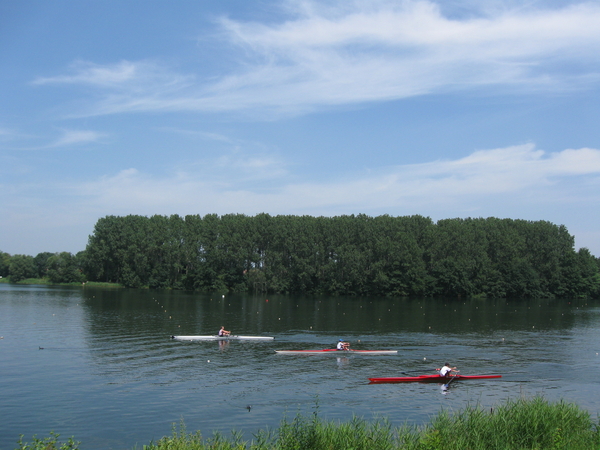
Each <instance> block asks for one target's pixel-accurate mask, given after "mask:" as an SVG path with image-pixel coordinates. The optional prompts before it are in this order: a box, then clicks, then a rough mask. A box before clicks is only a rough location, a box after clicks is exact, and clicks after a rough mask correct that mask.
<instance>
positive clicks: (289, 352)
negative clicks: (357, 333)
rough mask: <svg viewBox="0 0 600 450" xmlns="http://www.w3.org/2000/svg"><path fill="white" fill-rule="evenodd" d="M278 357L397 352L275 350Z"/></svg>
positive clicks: (333, 349) (388, 353)
mask: <svg viewBox="0 0 600 450" xmlns="http://www.w3.org/2000/svg"><path fill="white" fill-rule="evenodd" d="M275 353H277V354H280V355H337V356H348V355H395V354H397V353H398V350H338V349H335V348H325V349H322V350H275Z"/></svg>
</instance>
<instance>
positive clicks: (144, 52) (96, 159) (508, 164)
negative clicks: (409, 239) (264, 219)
mask: <svg viewBox="0 0 600 450" xmlns="http://www.w3.org/2000/svg"><path fill="white" fill-rule="evenodd" d="M0 82H1V83H2V89H1V90H0V189H1V193H2V194H1V196H0V250H1V251H4V252H8V253H10V254H28V255H36V254H37V253H40V252H44V251H49V252H59V251H68V252H72V253H76V252H78V251H80V250H84V249H85V246H86V243H87V239H88V236H89V235H90V234H92V232H93V227H94V225H95V223H96V221H97V220H98V219H99V218H101V217H105V216H107V215H128V214H141V215H147V216H151V215H154V214H160V215H171V214H179V215H182V216H184V215H187V214H200V215H205V214H212V213H216V214H229V213H243V214H247V215H255V214H258V213H262V212H266V213H269V214H272V215H277V214H297V215H304V214H307V215H314V216H321V215H323V216H336V215H341V214H361V213H363V214H368V215H371V216H377V215H381V214H389V215H392V216H404V215H413V214H420V215H423V216H428V217H431V218H432V219H433V220H440V219H446V218H454V217H490V216H494V217H501V218H512V219H525V220H547V221H550V222H553V223H555V224H559V225H565V226H566V227H567V228H568V230H569V232H570V233H571V234H572V235H574V236H575V247H576V248H577V249H578V248H580V247H587V248H589V249H590V251H591V252H592V253H593V254H594V255H596V256H600V120H599V119H600V1H589V2H577V1H559V0H554V1H543V2H542V1H539V2H538V1H528V2H525V1H510V0H505V1H503V0H477V1H476V0H465V1H462V0H447V1H440V2H436V1H416V0H399V1H392V0H369V1H353V0H342V1H333V0H331V1H318V2H317V1H314V2H313V1H305V0H298V1H269V0H265V1H254V2H252V1H247V0H220V1H214V2H209V1H189V0H178V1H177V2H168V1H152V0H144V1H113V0H81V1H76V0H72V1H61V0H53V1H51V2H49V1H45V0H39V1H31V0H23V1H18V2H6V1H5V2H0Z"/></svg>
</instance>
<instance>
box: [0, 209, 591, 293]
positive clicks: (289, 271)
mask: <svg viewBox="0 0 600 450" xmlns="http://www.w3.org/2000/svg"><path fill="white" fill-rule="evenodd" d="M7 275H10V277H11V280H12V281H13V282H17V281H20V280H22V279H25V278H28V277H36V276H37V277H43V278H45V279H48V280H49V281H50V282H52V283H82V282H84V281H97V282H112V283H119V284H121V285H123V286H126V287H134V288H139V287H148V288H160V289H185V290H201V291H207V292H208V291H210V292H215V291H217V292H219V291H220V292H227V291H234V292H245V291H252V290H255V291H256V290H260V291H265V292H275V293H303V294H333V295H369V296H420V297H423V296H464V297H468V296H479V297H485V296H489V297H496V298H498V297H512V298H515V297H521V298H524V297H530V298H531V297H534V298H540V297H547V298H552V297H568V298H588V297H600V259H598V258H596V257H594V256H593V255H591V254H590V252H589V251H588V250H587V249H585V248H582V249H580V250H578V251H575V249H574V238H573V236H571V235H570V234H569V233H568V231H567V229H566V228H565V227H564V226H558V225H554V224H552V223H549V222H545V221H537V222H531V221H525V220H512V219H497V218H493V217H491V218H487V219H447V220H440V221H438V222H435V223H434V222H433V221H432V220H431V219H430V218H427V217H422V216H410V217H408V216H407V217H391V216H379V217H369V216H365V215H358V216H354V215H352V216H339V217H310V216H270V215H268V214H259V215H257V216H254V217H249V216H245V215H242V214H231V215H225V216H217V215H206V216H204V217H200V216H186V217H185V218H183V217H180V216H170V217H165V216H153V217H143V216H134V215H131V216H126V217H115V216H108V217H104V218H102V219H99V220H98V222H97V223H96V226H95V227H94V232H93V234H92V235H91V236H90V238H89V241H88V245H87V247H86V249H85V251H83V252H80V253H78V254H77V255H71V254H70V253H65V252H63V253H56V254H51V253H44V254H39V255H37V256H36V257H27V256H24V255H13V256H10V255H7V254H5V253H2V252H0V276H7Z"/></svg>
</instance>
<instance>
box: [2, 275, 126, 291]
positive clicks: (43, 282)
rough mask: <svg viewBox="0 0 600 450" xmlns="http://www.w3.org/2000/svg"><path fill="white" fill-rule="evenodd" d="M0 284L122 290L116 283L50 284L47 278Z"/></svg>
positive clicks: (4, 281) (8, 280) (8, 281)
mask: <svg viewBox="0 0 600 450" xmlns="http://www.w3.org/2000/svg"><path fill="white" fill-rule="evenodd" d="M0 283H5V284H11V283H12V284H39V285H46V286H82V287H86V286H87V287H104V288H123V285H122V284H118V283H103V282H100V281H86V282H85V283H79V282H73V283H52V282H51V281H50V280H49V279H48V278H25V279H24V280H20V281H17V282H16V283H13V282H12V281H10V277H3V278H0Z"/></svg>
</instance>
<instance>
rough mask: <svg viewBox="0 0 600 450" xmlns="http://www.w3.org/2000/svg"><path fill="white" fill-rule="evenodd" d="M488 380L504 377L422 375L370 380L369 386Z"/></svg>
mask: <svg viewBox="0 0 600 450" xmlns="http://www.w3.org/2000/svg"><path fill="white" fill-rule="evenodd" d="M488 378H502V375H452V376H449V377H440V376H439V375H437V374H436V375H420V376H418V377H381V378H369V381H370V383H369V384H383V383H443V384H446V383H449V382H450V381H463V380H485V379H488Z"/></svg>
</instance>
